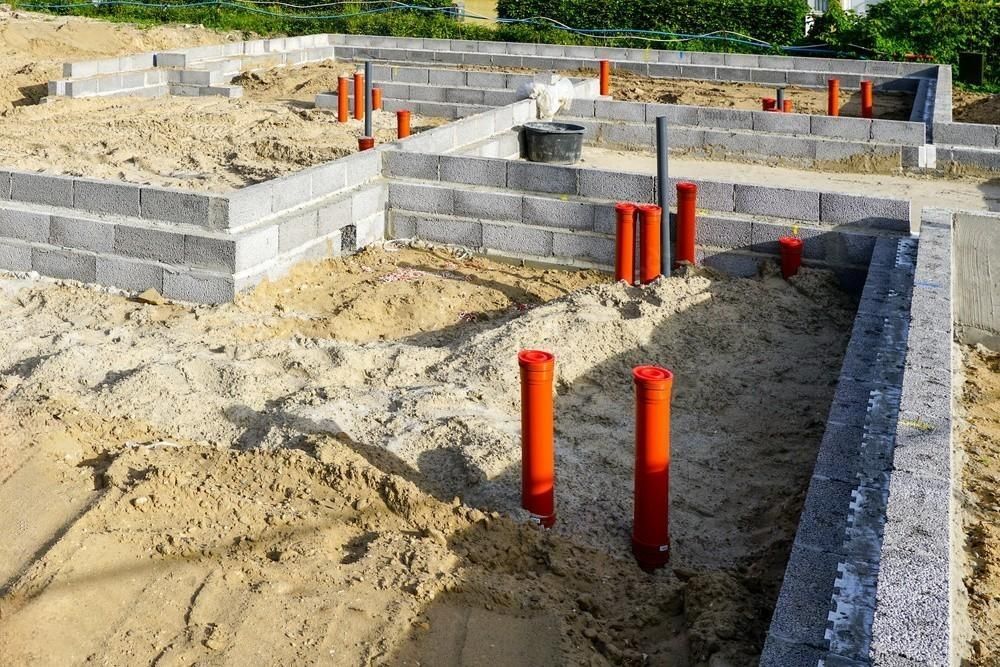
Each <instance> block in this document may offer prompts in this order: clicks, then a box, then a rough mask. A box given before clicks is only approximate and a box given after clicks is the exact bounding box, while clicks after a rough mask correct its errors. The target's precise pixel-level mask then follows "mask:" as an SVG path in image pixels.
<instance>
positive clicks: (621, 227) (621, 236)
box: [615, 202, 636, 285]
mask: <svg viewBox="0 0 1000 667" xmlns="http://www.w3.org/2000/svg"><path fill="white" fill-rule="evenodd" d="M635 211H636V208H635V204H633V203H632V202H619V203H617V204H615V217H616V222H615V280H624V281H625V282H627V283H628V284H629V285H632V284H634V283H635Z"/></svg>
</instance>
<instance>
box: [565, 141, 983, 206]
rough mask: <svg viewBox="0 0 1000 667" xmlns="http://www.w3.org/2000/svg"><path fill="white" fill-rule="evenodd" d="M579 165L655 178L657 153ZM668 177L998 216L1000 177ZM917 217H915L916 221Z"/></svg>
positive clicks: (745, 170) (696, 167)
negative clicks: (853, 196)
mask: <svg viewBox="0 0 1000 667" xmlns="http://www.w3.org/2000/svg"><path fill="white" fill-rule="evenodd" d="M581 164H582V165H585V166H589V167H592V168H597V169H613V170H620V171H628V172H634V173H640V174H654V175H655V174H656V154H655V153H654V152H652V151H650V152H640V151H622V150H614V149H608V148H601V147H598V146H584V149H583V160H582V161H581ZM669 166H670V175H671V176H672V177H674V176H676V177H682V178H683V177H687V178H692V179H707V180H718V181H727V182H730V183H754V184H758V185H769V186H774V185H775V184H782V185H786V186H789V187H796V188H806V189H810V190H823V191H831V192H844V193H848V194H859V193H862V192H865V193H870V194H872V195H873V196H879V197H889V198H893V199H909V200H910V201H912V202H913V203H914V204H913V210H914V211H919V210H920V209H922V208H923V207H925V206H931V207H942V208H956V209H980V210H987V211H1000V178H976V177H969V176H967V177H954V178H941V177H940V176H922V175H914V174H905V175H904V174H899V175H888V174H866V173H848V172H844V171H838V172H824V171H815V170H814V171H804V170H800V169H792V168H789V167H783V166H772V165H765V164H743V163H739V162H729V161H723V160H701V159H694V158H687V157H683V158H682V157H674V156H671V158H670V165H669ZM915 217H916V218H919V215H916V216H915Z"/></svg>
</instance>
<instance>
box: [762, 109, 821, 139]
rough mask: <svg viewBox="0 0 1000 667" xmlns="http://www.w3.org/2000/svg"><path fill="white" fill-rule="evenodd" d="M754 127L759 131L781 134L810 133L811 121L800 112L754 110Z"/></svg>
mask: <svg viewBox="0 0 1000 667" xmlns="http://www.w3.org/2000/svg"><path fill="white" fill-rule="evenodd" d="M750 113H751V114H752V116H753V129H754V130H755V131H757V132H775V133H781V134H809V133H810V128H811V121H810V120H809V116H808V115H806V114H800V113H773V112H770V111H752V112H750Z"/></svg>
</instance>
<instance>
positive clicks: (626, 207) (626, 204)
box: [615, 201, 638, 213]
mask: <svg viewBox="0 0 1000 667" xmlns="http://www.w3.org/2000/svg"><path fill="white" fill-rule="evenodd" d="M636 208H638V207H637V206H636V205H635V204H633V203H632V202H630V201H622V202H618V203H617V204H615V211H617V212H618V213H635V210H636Z"/></svg>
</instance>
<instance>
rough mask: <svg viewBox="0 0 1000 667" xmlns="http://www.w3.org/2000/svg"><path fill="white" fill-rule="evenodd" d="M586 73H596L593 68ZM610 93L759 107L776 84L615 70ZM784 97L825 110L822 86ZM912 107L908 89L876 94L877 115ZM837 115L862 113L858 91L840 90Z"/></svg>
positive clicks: (801, 107) (897, 115) (904, 115)
mask: <svg viewBox="0 0 1000 667" xmlns="http://www.w3.org/2000/svg"><path fill="white" fill-rule="evenodd" d="M588 74H589V75H591V76H596V75H597V73H596V72H588ZM611 94H612V95H613V96H614V98H615V99H616V100H627V101H630V102H663V103H665V104H689V105H694V106H700V107H722V108H726V109H753V110H755V111H760V108H761V102H760V100H761V98H762V97H775V87H774V86H760V85H757V84H752V83H729V82H724V81H694V80H685V79H654V78H650V77H645V76H639V75H636V74H632V73H630V72H625V71H615V72H614V73H613V74H612V77H611ZM785 97H786V98H787V99H790V100H792V102H793V103H794V105H795V112H796V113H808V114H823V115H825V114H826V111H827V109H826V100H827V97H826V91H825V90H817V89H816V88H802V87H800V86H786V87H785ZM912 108H913V95H911V94H909V93H879V94H877V95H876V96H875V117H876V118H885V119H888V120H909V119H910V110H911V109H912ZM840 115H842V116H856V117H857V116H860V115H861V93H859V92H858V91H849V90H842V91H840Z"/></svg>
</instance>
